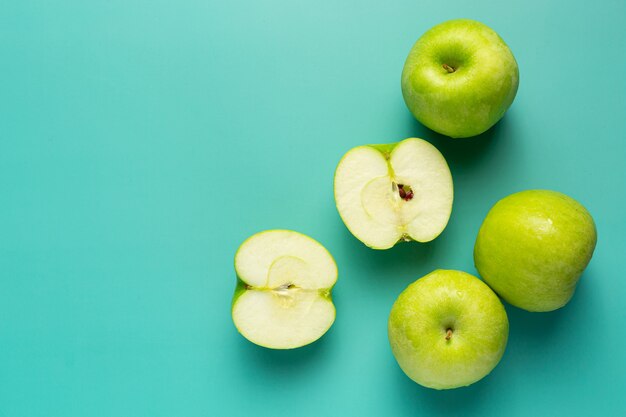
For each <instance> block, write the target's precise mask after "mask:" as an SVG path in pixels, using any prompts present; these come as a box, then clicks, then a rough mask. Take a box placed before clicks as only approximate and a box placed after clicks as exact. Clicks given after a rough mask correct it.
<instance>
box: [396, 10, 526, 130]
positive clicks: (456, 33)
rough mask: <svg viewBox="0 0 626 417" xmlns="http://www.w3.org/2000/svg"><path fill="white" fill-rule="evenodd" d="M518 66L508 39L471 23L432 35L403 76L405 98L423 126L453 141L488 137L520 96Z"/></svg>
mask: <svg viewBox="0 0 626 417" xmlns="http://www.w3.org/2000/svg"><path fill="white" fill-rule="evenodd" d="M518 85H519V70H518V67H517V62H516V61H515V57H513V53H511V50H510V49H509V47H508V46H507V45H506V43H504V41H503V40H502V38H500V36H498V34H497V33H496V32H494V31H493V30H492V29H490V28H489V27H488V26H486V25H484V24H482V23H480V22H476V21H474V20H469V19H458V20H450V21H448V22H444V23H441V24H439V25H437V26H435V27H433V28H432V29H430V30H428V31H427V32H426V33H425V34H424V35H422V37H421V38H420V39H418V41H417V42H416V43H415V45H413V48H412V49H411V52H410V53H409V56H408V57H407V59H406V62H405V64H404V69H403V70H402V96H403V97H404V101H405V103H406V105H407V107H408V108H409V110H410V111H411V113H413V116H415V118H416V119H417V120H419V121H420V122H421V123H422V124H424V125H425V126H427V127H428V128H430V129H432V130H434V131H435V132H438V133H441V134H443V135H447V136H450V137H453V138H465V137H470V136H476V135H478V134H480V133H483V132H484V131H486V130H487V129H489V128H490V127H491V126H493V125H494V124H496V123H497V122H498V120H500V119H501V118H502V116H504V113H505V112H506V110H507V109H508V108H509V106H510V105H511V103H513V99H514V98H515V95H516V93H517V87H518Z"/></svg>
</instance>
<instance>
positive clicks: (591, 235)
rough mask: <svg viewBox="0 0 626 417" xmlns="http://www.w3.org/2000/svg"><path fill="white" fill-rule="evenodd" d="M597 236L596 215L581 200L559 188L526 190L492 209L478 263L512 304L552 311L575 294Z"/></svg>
mask: <svg viewBox="0 0 626 417" xmlns="http://www.w3.org/2000/svg"><path fill="white" fill-rule="evenodd" d="M596 241H597V234H596V226H595V224H594V221H593V218H592V217H591V215H590V214H589V212H588V211H587V210H586V209H585V207H583V206H582V205H581V204H580V203H578V202H577V201H576V200H574V199H572V198H570V197H568V196H566V195H564V194H561V193H558V192H555V191H547V190H528V191H522V192H519V193H515V194H512V195H510V196H508V197H505V198H504V199H502V200H500V201H499V202H498V203H496V204H495V205H494V206H493V207H492V208H491V210H490V211H489V213H488V214H487V217H486V218H485V220H484V222H483V224H482V226H481V227H480V230H479V232H478V237H477V239H476V244H475V246H474V263H475V265H476V269H477V270H478V273H479V274H480V275H481V276H482V277H483V279H484V280H485V281H486V282H487V283H488V284H489V285H490V286H491V288H493V290H494V291H495V292H497V293H498V294H499V295H500V296H501V297H502V298H504V299H505V300H506V301H507V302H509V303H510V304H512V305H514V306H516V307H519V308H522V309H524V310H528V311H552V310H556V309H558V308H561V307H563V306H564V305H565V304H567V302H568V301H569V300H570V299H571V298H572V295H573V294H574V291H575V290H576V284H577V283H578V280H579V278H580V276H581V274H582V272H583V271H584V269H585V268H586V267H587V264H588V263H589V261H590V260H591V256H592V255H593V251H594V249H595V246H596Z"/></svg>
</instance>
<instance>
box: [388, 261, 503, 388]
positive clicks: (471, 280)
mask: <svg viewBox="0 0 626 417" xmlns="http://www.w3.org/2000/svg"><path fill="white" fill-rule="evenodd" d="M448 328H450V329H451V330H452V333H451V336H450V338H449V340H448V339H446V336H447V329H448ZM388 333H389V343H390V344H391V349H392V351H393V355H394V356H395V358H396V360H397V361H398V364H399V365H400V367H401V368H402V370H403V371H404V373H405V374H407V376H408V377H409V378H411V379H412V380H413V381H415V382H417V383H418V384H420V385H423V386H425V387H428V388H434V389H450V388H458V387H462V386H467V385H470V384H472V383H474V382H476V381H478V380H480V379H482V378H483V377H485V376H486V375H487V374H489V373H490V372H491V371H492V370H493V368H495V366H496V365H497V364H498V362H499V361H500V359H501V358H502V355H503V354H504V350H505V348H506V343H507V339H508V335H509V321H508V319H507V315H506V311H505V310H504V306H503V305H502V303H501V302H500V300H499V299H498V296H497V295H496V294H495V293H494V292H493V291H491V289H490V288H489V287H488V286H487V285H486V284H485V283H483V282H482V281H481V280H479V279H478V278H476V277H474V276H473V275H470V274H467V273H465V272H461V271H453V270H436V271H433V272H431V273H430V274H428V275H426V276H424V277H422V278H420V279H418V280H417V281H415V282H414V283H413V284H411V285H409V286H408V288H407V289H405V290H404V291H403V292H402V293H401V294H400V296H399V297H398V299H397V300H396V302H395V303H394V305H393V308H392V309H391V314H390V316H389V324H388Z"/></svg>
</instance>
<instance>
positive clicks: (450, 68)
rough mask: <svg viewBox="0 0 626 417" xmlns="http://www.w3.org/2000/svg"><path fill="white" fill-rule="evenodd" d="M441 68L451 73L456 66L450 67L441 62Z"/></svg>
mask: <svg viewBox="0 0 626 417" xmlns="http://www.w3.org/2000/svg"><path fill="white" fill-rule="evenodd" d="M443 69H445V70H446V71H448V73H450V74H452V73H453V72H454V71H456V68H454V67H451V66H450V65H448V64H443Z"/></svg>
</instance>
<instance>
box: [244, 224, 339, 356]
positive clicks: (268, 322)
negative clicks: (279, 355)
mask: <svg viewBox="0 0 626 417" xmlns="http://www.w3.org/2000/svg"><path fill="white" fill-rule="evenodd" d="M235 271H236V273H237V287H236V289H235V295H234V297H233V304H232V316H233V322H234V323H235V327H236V328H237V330H238V331H239V332H240V333H241V334H242V335H243V336H244V337H245V338H246V339H248V340H250V341H251V342H252V343H255V344H257V345H260V346H264V347H267V348H272V349H292V348H297V347H300V346H304V345H307V344H309V343H312V342H314V341H316V340H317V339H319V338H320V337H321V336H322V335H323V334H324V333H326V331H327V330H328V329H329V328H330V326H331V325H332V324H333V322H334V320H335V306H334V305H333V302H332V298H331V290H332V287H333V285H334V284H335V282H336V281H337V266H336V264H335V261H334V260H333V258H332V256H331V255H330V253H328V251H327V250H326V249H325V248H324V247H323V246H322V245H321V244H319V243H318V242H317V241H315V240H313V239H311V238H310V237H308V236H305V235H303V234H300V233H297V232H293V231H289V230H269V231H265V232H261V233H257V234H255V235H253V236H251V237H250V238H248V239H247V240H246V241H245V242H244V243H243V244H242V245H241V246H240V247H239V250H238V251H237V254H236V255H235Z"/></svg>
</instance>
